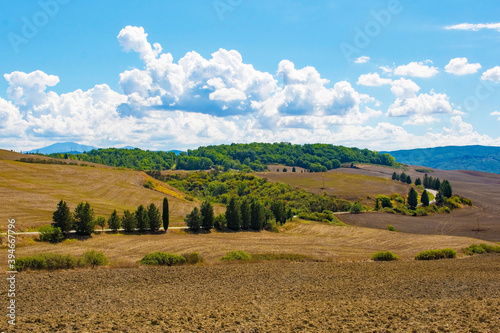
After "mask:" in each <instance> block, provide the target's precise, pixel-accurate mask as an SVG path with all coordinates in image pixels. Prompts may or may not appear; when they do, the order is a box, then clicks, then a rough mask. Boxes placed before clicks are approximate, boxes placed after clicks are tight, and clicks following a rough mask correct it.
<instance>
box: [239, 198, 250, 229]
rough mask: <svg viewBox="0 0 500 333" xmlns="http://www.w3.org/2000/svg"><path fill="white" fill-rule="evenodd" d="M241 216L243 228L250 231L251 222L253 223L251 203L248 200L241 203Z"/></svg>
mask: <svg viewBox="0 0 500 333" xmlns="http://www.w3.org/2000/svg"><path fill="white" fill-rule="evenodd" d="M240 214H241V228H242V229H245V230H248V229H249V228H250V222H251V211H250V203H249V202H248V200H243V201H242V202H241V205H240Z"/></svg>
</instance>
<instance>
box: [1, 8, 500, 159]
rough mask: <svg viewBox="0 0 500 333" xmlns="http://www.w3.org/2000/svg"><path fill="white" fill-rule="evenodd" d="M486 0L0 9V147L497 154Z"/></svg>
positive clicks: (492, 21)
mask: <svg viewBox="0 0 500 333" xmlns="http://www.w3.org/2000/svg"><path fill="white" fill-rule="evenodd" d="M499 12H500V3H499V2H498V1H496V0H485V1H469V0H442V1H428V0H421V1H415V0H413V1H411V0H372V1H366V0H354V1H340V0H335V1H334V0H316V1H305V0H286V1H285V0H252V1H250V0H190V1H167V0H154V1H142V2H139V1H130V0H122V1H115V0H108V1H76V0H39V1H9V2H4V3H2V10H1V11H0V75H1V77H0V148H3V149H12V150H17V151H20V150H29V149H35V148H41V147H44V146H47V145H50V144H52V143H56V142H67V141H72V142H77V143H80V144H87V145H92V146H96V147H123V146H134V147H140V148H143V149H151V150H171V149H181V150H185V149H192V148H196V147H199V146H206V145H213V144H223V143H226V144H227V143H232V142H238V143H246V142H291V143H296V144H304V143H330V144H335V145H343V146H348V147H359V148H369V149H373V150H378V151H390V150H398V149H412V148H425V147H437V146H447V145H459V146H461V145H476V144H479V145H488V146H500V131H499V128H500V19H499V18H498V13H499Z"/></svg>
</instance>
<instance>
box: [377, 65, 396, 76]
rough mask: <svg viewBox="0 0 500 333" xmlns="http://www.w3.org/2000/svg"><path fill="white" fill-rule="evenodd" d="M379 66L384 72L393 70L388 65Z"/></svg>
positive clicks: (387, 72)
mask: <svg viewBox="0 0 500 333" xmlns="http://www.w3.org/2000/svg"><path fill="white" fill-rule="evenodd" d="M379 68H380V69H381V70H382V71H383V72H384V73H386V74H389V73H392V71H393V69H392V68H391V67H389V66H380V67H379Z"/></svg>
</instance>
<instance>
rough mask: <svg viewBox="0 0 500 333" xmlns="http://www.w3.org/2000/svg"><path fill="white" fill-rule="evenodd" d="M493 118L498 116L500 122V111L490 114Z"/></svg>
mask: <svg viewBox="0 0 500 333" xmlns="http://www.w3.org/2000/svg"><path fill="white" fill-rule="evenodd" d="M490 114H491V115H492V116H494V117H497V116H498V120H500V111H493V112H492V113H490Z"/></svg>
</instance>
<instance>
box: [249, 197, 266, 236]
mask: <svg viewBox="0 0 500 333" xmlns="http://www.w3.org/2000/svg"><path fill="white" fill-rule="evenodd" d="M265 221H266V212H265V210H264V206H263V205H262V204H261V203H260V202H259V201H254V202H252V204H251V205H250V224H251V227H252V229H253V230H259V231H260V230H262V228H264V223H265Z"/></svg>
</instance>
